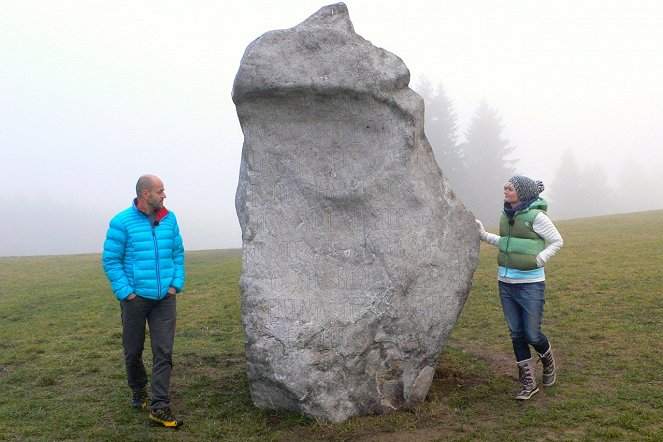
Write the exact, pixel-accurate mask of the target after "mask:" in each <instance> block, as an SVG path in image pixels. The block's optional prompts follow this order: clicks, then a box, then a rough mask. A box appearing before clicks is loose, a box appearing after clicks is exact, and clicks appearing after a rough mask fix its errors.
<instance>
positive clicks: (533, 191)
mask: <svg viewBox="0 0 663 442" xmlns="http://www.w3.org/2000/svg"><path fill="white" fill-rule="evenodd" d="M509 182H510V183H511V184H513V188H514V189H516V193H517V194H518V198H520V200H521V201H527V200H531V199H534V198H536V197H538V196H539V194H540V193H541V192H543V190H544V189H545V188H546V187H545V186H544V185H543V182H541V181H534V180H533V179H531V178H527V177H526V176H521V175H516V176H512V177H511V178H509Z"/></svg>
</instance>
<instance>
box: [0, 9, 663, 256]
mask: <svg viewBox="0 0 663 442" xmlns="http://www.w3.org/2000/svg"><path fill="white" fill-rule="evenodd" d="M345 3H346V5H347V6H348V8H349V11H350V18H351V19H352V21H353V24H354V27H355V30H356V32H357V33H358V34H360V35H361V36H363V37H364V38H366V39H367V40H370V41H371V42H372V43H373V44H374V45H376V46H379V47H382V48H385V49H387V50H388V51H390V52H393V53H394V54H396V55H398V56H399V57H401V58H402V59H403V61H404V62H405V63H406V65H407V66H408V67H409V69H410V72H411V79H412V81H411V86H414V85H416V82H417V79H418V78H419V77H420V76H421V75H425V76H426V77H428V78H429V79H430V80H431V81H432V82H433V83H436V84H437V83H441V84H443V85H444V87H445V89H446V93H447V95H448V96H449V97H450V98H451V99H452V100H453V101H454V105H455V110H456V112H457V113H458V116H459V121H458V123H459V126H460V129H461V135H462V131H464V130H465V129H466V125H467V122H468V121H469V120H470V118H471V117H472V115H473V112H474V110H475V108H476V106H477V104H478V103H479V101H480V100H482V99H485V100H486V101H487V102H488V103H489V104H490V105H491V106H492V107H494V108H496V109H497V110H498V111H499V113H500V115H501V117H502V121H503V123H504V136H505V138H508V139H509V140H510V142H511V144H512V145H514V146H516V151H515V154H514V155H513V157H514V158H516V159H518V160H519V161H518V163H517V169H518V172H520V173H523V174H525V175H528V176H531V177H533V178H537V179H542V180H544V182H546V181H547V182H550V181H551V180H552V178H553V175H554V172H555V169H556V167H557V166H558V163H559V161H560V158H561V156H562V153H563V151H564V150H570V151H572V152H573V154H574V156H575V158H576V160H577V161H578V163H579V164H580V165H581V166H590V165H593V164H599V165H601V167H603V168H604V170H605V171H606V173H607V174H608V175H609V179H610V180H614V179H615V177H616V176H617V174H619V173H620V168H621V164H622V163H624V162H625V161H627V160H628V161H635V162H636V163H637V164H640V165H641V167H642V168H643V169H644V170H646V171H647V172H648V173H657V172H658V170H659V169H660V167H661V166H663V142H662V140H663V121H662V120H663V57H661V54H663V27H662V26H661V23H663V3H661V2H659V1H655V0H650V1H648V0H641V1H638V2H624V1H621V0H619V1H618V0H608V1H606V0H601V1H598V0H590V1H582V2H576V1H556V2H543V1H524V0H519V1H515V0H506V1H499V2H496V1H493V0H462V1H461V0H456V1H442V2H439V1H417V0H412V1H409V2H396V1H388V0H381V1H371V0H368V1H367V0H347V1H346V2H345ZM325 4H327V3H323V2H312V1H293V0H288V1H274V0H272V1H251V0H244V1H241V2H235V3H233V4H230V5H228V4H226V3H225V2H219V1H218V0H214V1H212V0H209V1H207V0H199V1H195V2H182V1H169V0H166V1H164V0H158V1H156V0H149V1H145V0H139V1H118V0H113V1H110V0H96V1H90V0H80V1H72V0H60V1H57V2H44V1H30V0H0V8H1V10H2V13H1V14H0V60H2V61H1V62H0V103H1V106H0V115H1V118H0V148H1V149H2V151H1V152H2V155H1V161H0V204H1V207H2V208H1V209H0V256H11V255H40V254H68V253H90V252H92V253H96V252H99V251H100V249H101V247H102V244H103V239H104V235H105V231H106V228H107V225H108V221H109V219H110V218H111V217H112V216H113V215H114V214H115V213H117V212H119V211H120V210H122V209H124V208H126V207H128V206H129V204H130V203H131V200H132V198H133V196H134V193H135V192H134V187H135V182H136V179H137V178H138V176H140V175H141V174H143V173H153V174H156V175H159V176H160V177H161V178H162V179H163V180H164V183H165V185H166V193H167V195H168V198H167V200H166V206H167V207H168V208H169V209H171V210H173V211H174V212H175V213H176V214H177V216H178V219H179V222H180V228H181V231H182V234H183V237H184V241H185V246H186V248H187V249H189V250H196V249H216V248H236V247H240V246H241V232H240V228H239V224H238V222H237V217H236V214H235V208H234V196H235V188H236V185H237V178H238V173H239V164H240V154H241V147H242V140H243V137H242V133H241V129H240V127H239V123H238V121H237V116H236V113H235V108H234V105H233V103H232V100H231V90H232V82H233V79H234V75H235V73H236V72H237V69H238V67H239V63H240V60H241V57H242V54H243V52H244V49H245V48H246V46H247V45H248V44H249V43H250V42H251V41H253V40H254V39H255V38H257V37H259V36H260V35H261V34H263V33H264V32H267V31H269V30H273V29H283V28H289V27H292V26H295V25H297V24H298V23H300V22H301V21H303V20H305V19H306V18H307V17H308V16H310V15H311V14H313V13H314V12H316V11H317V10H318V9H319V8H320V7H321V6H324V5H325ZM506 178H508V177H505V179H506ZM648 190H650V189H635V191H644V192H646V191H648ZM653 193H654V194H653V195H652V198H653V199H654V200H656V201H657V203H656V204H658V207H661V208H663V204H662V203H661V200H662V198H661V195H660V193H657V192H653ZM496 216H497V215H496Z"/></svg>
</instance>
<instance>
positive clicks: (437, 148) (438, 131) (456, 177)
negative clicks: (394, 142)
mask: <svg viewBox="0 0 663 442" xmlns="http://www.w3.org/2000/svg"><path fill="white" fill-rule="evenodd" d="M417 91H418V92H419V95H421V97H422V98H423V99H424V103H425V106H426V112H425V132H426V137H427V138H428V141H429V142H430V144H431V147H432V148H433V153H434V154H435V159H436V160H437V163H438V165H439V166H440V169H442V172H443V173H444V175H445V176H446V177H447V179H448V180H449V181H450V182H451V184H452V187H453V188H454V190H455V191H456V192H458V190H457V189H456V187H460V186H461V185H462V180H463V179H464V177H465V171H466V169H465V164H464V162H463V156H462V152H461V149H460V146H459V144H458V124H457V120H458V116H457V114H456V112H455V111H454V107H453V102H452V101H451V100H450V99H449V98H448V97H447V95H446V91H445V89H444V86H443V85H442V84H441V83H438V85H437V86H436V87H434V86H433V84H432V83H431V81H430V80H429V79H428V78H427V77H425V76H421V77H420V78H419V84H418V85H417Z"/></svg>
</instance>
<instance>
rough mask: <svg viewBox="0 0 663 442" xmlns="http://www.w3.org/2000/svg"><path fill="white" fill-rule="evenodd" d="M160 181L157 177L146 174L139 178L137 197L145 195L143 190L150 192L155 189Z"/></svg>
mask: <svg viewBox="0 0 663 442" xmlns="http://www.w3.org/2000/svg"><path fill="white" fill-rule="evenodd" d="M158 180H159V178H158V177H157V176H155V175H150V174H145V175H143V176H141V177H140V178H138V182H137V183H136V196H137V197H139V198H140V196H141V195H142V194H143V190H147V191H150V190H152V189H153V188H154V184H155V183H156V182H157V181H158Z"/></svg>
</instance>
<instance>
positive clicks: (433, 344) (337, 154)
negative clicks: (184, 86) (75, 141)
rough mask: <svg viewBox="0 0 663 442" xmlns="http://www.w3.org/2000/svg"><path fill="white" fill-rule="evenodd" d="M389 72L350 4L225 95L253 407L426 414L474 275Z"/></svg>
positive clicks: (245, 64) (331, 414) (248, 64)
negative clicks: (232, 108) (232, 122)
mask: <svg viewBox="0 0 663 442" xmlns="http://www.w3.org/2000/svg"><path fill="white" fill-rule="evenodd" d="M409 77H410V74H409V71H408V69H407V67H406V66H405V64H404V63H403V62H402V60H401V59H400V58H398V57H397V56H395V55H393V54H391V53H389V52H387V51H385V50H383V49H380V48H377V47H375V46H373V45H372V44H371V43H370V42H369V41H367V40H364V39H363V38H362V37H360V36H359V35H357V34H355V32H354V29H353V26H352V23H351V21H350V18H349V16H348V10H347V8H346V6H345V5H344V4H343V3H338V4H335V5H331V6H327V7H324V8H322V9H321V10H320V11H318V12H317V13H316V14H314V15H313V16H311V17H310V18H309V19H307V20H306V21H304V22H303V23H301V24H300V25H298V26H296V27H294V28H292V29H287V30H281V31H272V32H268V33H266V34H264V35H263V36H261V37H260V38H258V39H257V40H255V41H254V42H253V43H251V44H250V45H249V46H248V48H247V49H246V52H245V53H244V57H243V58H242V62H241V65H240V68H239V72H238V73H237V77H236V78H235V84H234V87H233V101H234V102H235V104H236V106H237V114H238V116H239V121H240V123H241V126H242V130H243V132H244V148H243V152H242V162H241V168H240V177H239V185H238V188H237V197H236V208H237V214H238V217H239V221H240V224H241V227H242V239H243V270H242V276H241V281H240V286H241V291H242V315H243V323H244V332H245V346H246V358H247V362H248V377H249V382H250V389H251V396H252V398H253V401H254V402H255V404H256V405H257V406H259V407H265V408H271V409H281V410H298V411H301V412H303V413H305V414H307V415H310V416H317V417H321V418H324V419H327V420H330V421H333V422H342V421H344V420H346V419H347V418H349V417H351V416H355V415H364V414H373V413H385V412H389V411H392V410H397V409H399V408H402V407H406V406H409V405H412V404H416V403H418V402H420V401H422V400H423V399H424V398H425V397H426V395H427V393H428V390H429V388H430V385H431V382H432V380H433V375H434V373H435V365H436V363H437V359H438V357H439V355H440V353H441V352H442V350H443V348H444V344H445V342H446V340H447V338H448V337H449V334H450V332H451V329H452V327H453V325H454V323H455V322H456V319H457V318H458V315H459V314H460V312H461V309H462V307H463V303H464V302H465V299H466V297H467V294H468V292H469V289H470V284H471V280H472V275H473V273H474V269H475V267H476V263H477V255H478V251H479V238H478V234H477V230H476V227H475V223H474V217H473V215H472V214H471V213H470V212H469V211H468V210H467V209H465V207H464V206H463V204H462V203H461V202H460V201H459V200H458V199H457V198H456V196H455V195H454V193H453V191H452V190H451V188H450V186H449V183H448V181H447V180H446V179H445V177H444V176H443V175H442V173H441V171H440V169H439V168H438V166H437V163H436V162H435V160H434V157H433V153H432V150H431V147H430V145H429V143H428V141H427V140H426V136H425V134H424V127H423V124H424V123H423V122H424V107H423V101H422V100H421V98H420V97H419V96H418V95H417V94H416V93H414V92H413V91H412V90H411V89H409V88H408V83H409Z"/></svg>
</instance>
